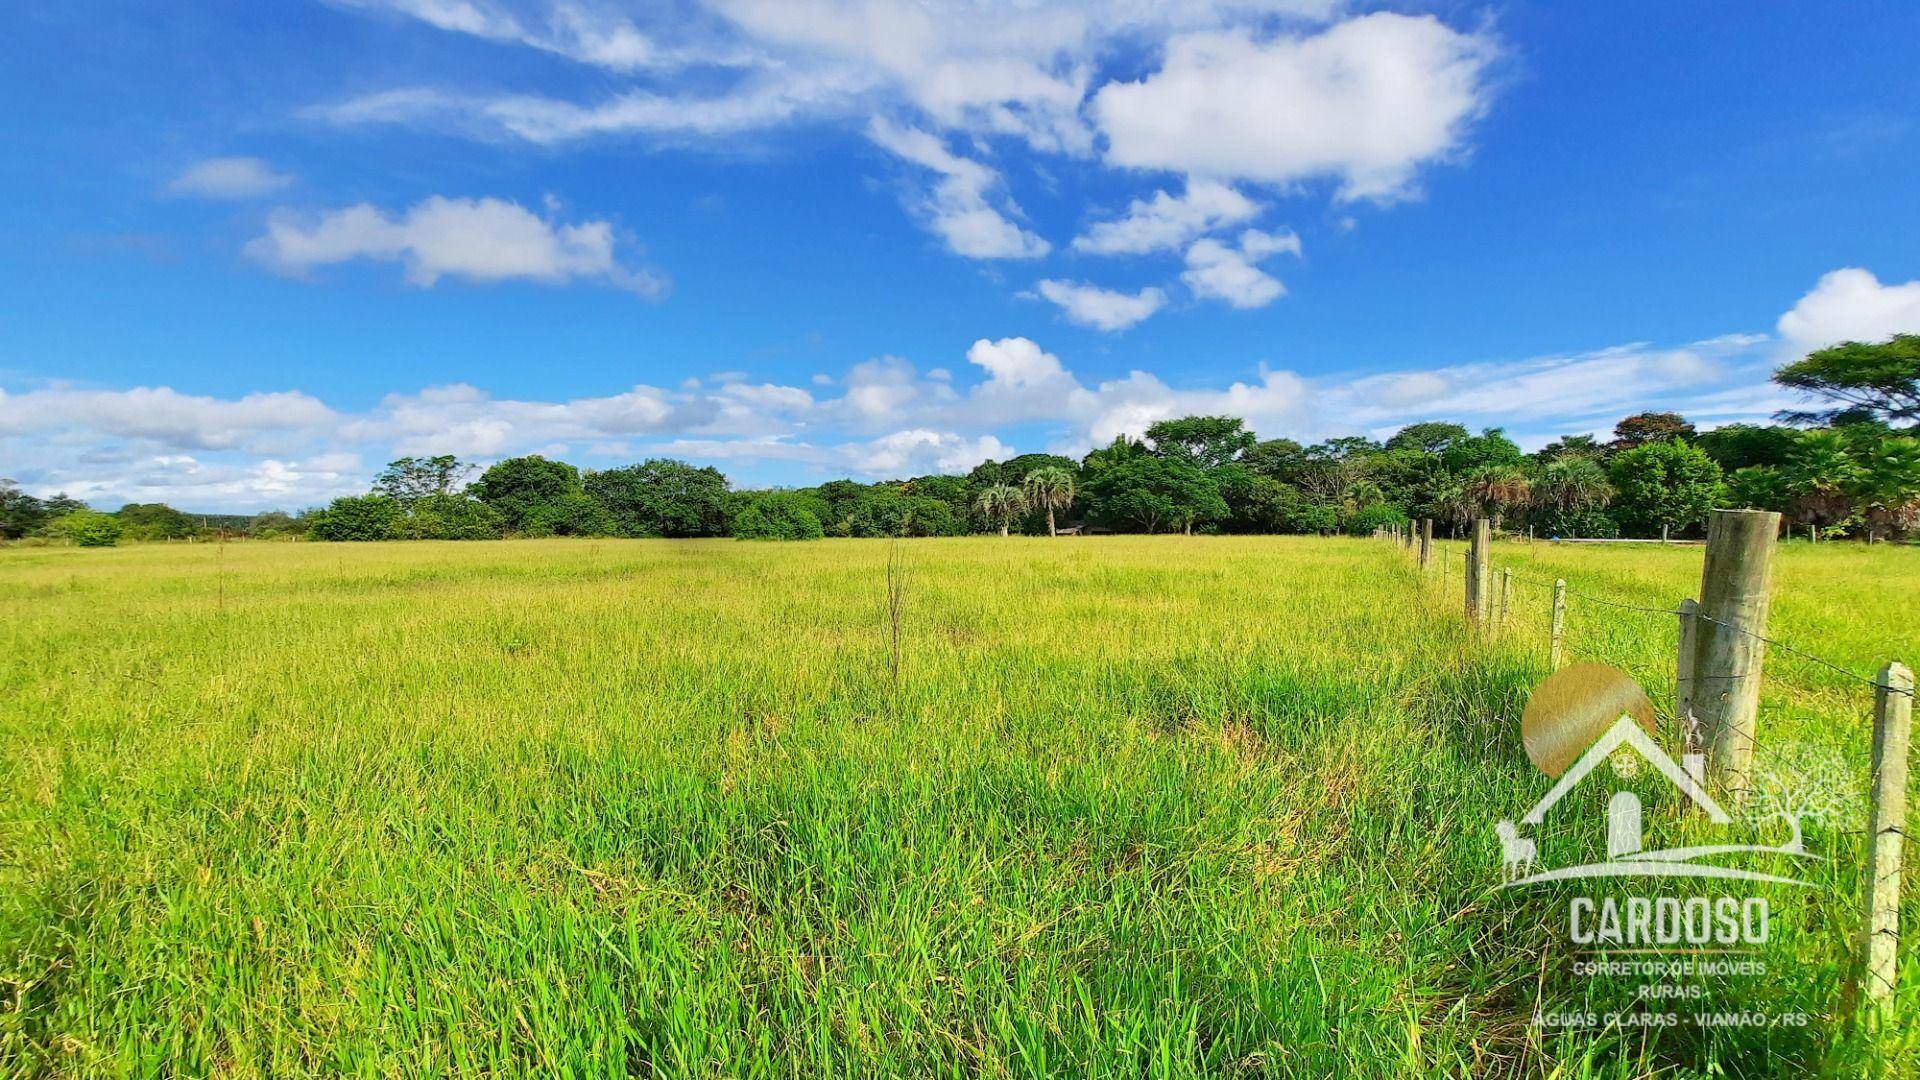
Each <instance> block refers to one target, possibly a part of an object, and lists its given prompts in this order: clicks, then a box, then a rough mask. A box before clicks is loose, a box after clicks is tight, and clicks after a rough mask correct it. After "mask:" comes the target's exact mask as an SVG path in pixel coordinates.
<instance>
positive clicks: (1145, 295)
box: [1034, 278, 1167, 331]
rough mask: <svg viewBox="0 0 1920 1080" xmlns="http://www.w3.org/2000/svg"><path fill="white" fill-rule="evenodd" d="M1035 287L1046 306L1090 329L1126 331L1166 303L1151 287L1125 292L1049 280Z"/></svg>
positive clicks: (1162, 295) (1163, 296) (1157, 290)
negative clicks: (1048, 305) (1045, 301)
mask: <svg viewBox="0 0 1920 1080" xmlns="http://www.w3.org/2000/svg"><path fill="white" fill-rule="evenodd" d="M1034 288H1036V289H1038V290H1039V291H1040V295H1041V296H1042V297H1044V298H1045V299H1046V300H1047V302H1048V303H1050V304H1053V305H1055V306H1057V307H1058V308H1059V309H1060V310H1061V311H1062V312H1063V313H1064V314H1065V315H1066V317H1067V321H1068V322H1072V323H1078V324H1079V325H1081V326H1091V327H1093V328H1094V329H1096V330H1108V331H1114V330H1125V329H1126V328H1128V327H1130V326H1134V325H1136V324H1138V323H1140V322H1142V321H1144V320H1146V319H1147V318H1148V317H1150V316H1151V315H1152V314H1153V313H1154V312H1156V311H1159V310H1160V309H1161V308H1163V307H1165V306H1166V304H1167V294H1166V293H1164V292H1162V291H1161V290H1159V289H1157V288H1154V287H1152V286H1148V287H1147V288H1144V289H1141V290H1140V291H1139V292H1137V293H1124V292H1117V291H1115V290H1113V289H1103V288H1100V287H1099V286H1097V285H1086V284H1083V283H1081V282H1077V281H1056V280H1053V279H1051V278H1049V279H1046V280H1043V281H1040V282H1038V283H1037V284H1036V285H1035V286H1034Z"/></svg>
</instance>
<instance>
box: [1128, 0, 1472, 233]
mask: <svg viewBox="0 0 1920 1080" xmlns="http://www.w3.org/2000/svg"><path fill="white" fill-rule="evenodd" d="M1495 52H1496V50H1495V47H1494V45H1493V44H1492V43H1491V42H1490V41H1489V40H1488V39H1486V38H1485V37H1482V36H1478V35H1473V34H1464V33H1461V32H1459V31H1456V30H1453V29H1451V28H1450V27H1448V26H1447V25H1446V24H1444V23H1442V22H1440V21H1439V20H1438V19H1435V18H1433V17H1432V16H1419V17H1413V16H1406V15H1399V14H1394V13H1391V12H1382V13H1378V14H1373V15H1366V16H1362V17H1360V18H1356V19H1351V20H1348V21H1346V22H1343V23H1339V24H1337V25H1335V26H1332V27H1329V28H1327V29H1326V30H1324V31H1321V32H1319V33H1316V34H1312V35H1307V36H1290V35H1286V34H1281V35H1277V36H1274V37H1271V38H1265V39H1263V38H1261V37H1260V36H1258V35H1257V34H1256V33H1255V32H1254V31H1253V30H1252V29H1250V28H1247V27H1237V28H1233V29H1226V30H1219V31H1209V32H1199V33H1193V34H1185V35H1181V36H1178V37H1175V38H1174V39H1172V40H1171V41H1169V42H1168V43H1167V48H1166V60H1165V62H1164V63H1162V64H1161V66H1160V68H1159V70H1158V71H1156V72H1154V73H1152V74H1150V75H1148V76H1146V77H1145V78H1143V79H1140V80H1139V81H1137V82H1116V83H1109V84H1107V85H1106V86H1104V87H1102V88H1101V89H1100V91H1099V92H1098V93H1097V94H1095V95H1094V97H1093V101H1092V105H1091V111H1092V114H1093V116H1094V118H1095V120H1096V122H1097V123H1098V125H1099V127H1100V131H1101V133H1102V134H1104V135H1105V136H1106V137H1107V150H1106V159H1107V160H1108V161H1109V162H1111V163H1112V164H1115V165H1120V166H1125V167H1129V168H1140V169H1163V170H1169V171H1173V172H1181V173H1188V174H1199V175H1204V176H1213V177H1219V178H1223V179H1225V178H1238V179H1243V180H1251V181H1260V182H1264V183H1269V184H1280V185H1286V184H1293V183H1297V182H1300V181H1303V180H1312V179H1317V178H1321V177H1330V178H1332V179H1334V180H1336V181H1338V184H1339V195H1340V197H1341V198H1343V199H1375V200H1381V201H1387V200H1392V199H1396V198H1401V197H1404V196H1405V195H1407V194H1408V193H1409V191H1410V190H1411V187H1412V183H1413V179H1414V175H1415V171H1416V169H1417V168H1418V167H1419V166H1420V165H1422V164H1425V163H1428V162H1432V161H1437V160H1440V159H1443V158H1445V157H1447V156H1448V155H1450V154H1452V153H1454V152H1456V151H1457V150H1458V149H1459V148H1460V146H1461V142H1462V139H1463V137H1464V135H1465V132H1466V129H1467V126H1468V124H1469V122H1470V121H1472V120H1473V119H1474V118H1475V117H1476V116H1477V115H1479V114H1480V112H1481V111H1482V110H1483V109H1484V108H1485V107H1486V102H1487V93H1488V91H1487V87H1486V69H1487V66H1488V64H1489V62H1490V61H1491V60H1492V59H1493V57H1494V55H1495Z"/></svg>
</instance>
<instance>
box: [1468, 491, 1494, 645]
mask: <svg viewBox="0 0 1920 1080" xmlns="http://www.w3.org/2000/svg"><path fill="white" fill-rule="evenodd" d="M1490 536H1491V526H1489V524H1488V522H1487V519H1486V518H1474V519H1473V539H1472V540H1471V541H1470V542H1469V544H1468V547H1467V618H1468V619H1469V620H1471V621H1472V622H1473V623H1475V624H1476V625H1478V624H1482V623H1485V622H1486V621H1487V614H1488V612H1487V604H1488V601H1490V600H1491V599H1492V597H1491V596H1490V595H1489V594H1490V593H1491V591H1492V590H1490V589H1488V588H1487V548H1488V547H1489V546H1490V545H1489V544H1488V540H1489V539H1490Z"/></svg>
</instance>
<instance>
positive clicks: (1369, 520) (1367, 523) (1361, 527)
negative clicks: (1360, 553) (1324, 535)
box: [1347, 503, 1407, 536]
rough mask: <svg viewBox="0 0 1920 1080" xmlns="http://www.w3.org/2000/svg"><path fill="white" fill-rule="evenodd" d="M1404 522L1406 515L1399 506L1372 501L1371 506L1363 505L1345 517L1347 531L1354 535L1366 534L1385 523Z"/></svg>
mask: <svg viewBox="0 0 1920 1080" xmlns="http://www.w3.org/2000/svg"><path fill="white" fill-rule="evenodd" d="M1405 524H1407V515H1406V514H1405V513H1403V512H1402V511H1401V509H1400V508H1399V507H1397V506H1388V505H1386V504H1385V503H1374V504H1373V505H1372V506H1363V507H1361V508H1359V509H1358V510H1355V511H1354V512H1353V516H1352V517H1350V518H1348V519H1347V532H1349V533H1351V534H1353V535H1354V536H1366V535H1367V534H1368V533H1371V532H1372V531H1373V530H1375V529H1378V528H1382V527H1384V526H1387V525H1405Z"/></svg>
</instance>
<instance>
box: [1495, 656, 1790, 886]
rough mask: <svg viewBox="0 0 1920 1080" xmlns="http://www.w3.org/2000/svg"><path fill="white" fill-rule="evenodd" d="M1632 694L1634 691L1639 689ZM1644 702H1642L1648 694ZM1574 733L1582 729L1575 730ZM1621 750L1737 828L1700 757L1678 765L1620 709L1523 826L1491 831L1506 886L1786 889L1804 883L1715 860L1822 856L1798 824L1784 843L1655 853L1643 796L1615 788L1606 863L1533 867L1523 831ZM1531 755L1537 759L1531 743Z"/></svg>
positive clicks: (1510, 823)
mask: <svg viewBox="0 0 1920 1080" xmlns="http://www.w3.org/2000/svg"><path fill="white" fill-rule="evenodd" d="M1591 667H1593V668H1599V667H1600V665H1591ZM1603 673H1604V674H1605V675H1606V676H1608V677H1609V678H1611V679H1613V680H1616V681H1617V680H1624V681H1625V682H1626V683H1628V684H1631V679H1629V678H1628V676H1626V675H1625V674H1624V673H1621V672H1618V671H1615V670H1613V669H1605V670H1604V672H1603ZM1592 674H1593V673H1591V672H1590V673H1588V677H1589V678H1591V677H1592ZM1548 681H1549V682H1552V681H1553V680H1552V679H1549V680H1548ZM1545 688H1546V684H1542V688H1541V689H1537V690H1536V691H1535V694H1536V696H1540V695H1541V691H1542V690H1544V689H1545ZM1633 689H1635V690H1636V691H1637V687H1635V688H1633ZM1562 692H1564V687H1563V688H1562ZM1641 700H1644V697H1642V699H1641ZM1530 707H1531V703H1530ZM1575 729H1576V730H1578V726H1577V725H1575ZM1623 748H1631V749H1632V751H1633V752H1634V753H1636V754H1638V755H1639V757H1640V759H1641V760H1643V761H1645V762H1646V763H1647V764H1649V765H1651V766H1652V767H1653V770H1654V771H1655V772H1656V773H1657V774H1659V775H1660V776H1661V777H1662V778H1664V779H1665V780H1666V781H1667V782H1668V783H1669V784H1671V785H1672V786H1673V787H1674V788H1675V789H1677V790H1678V791H1679V792H1680V793H1681V795H1683V796H1684V797H1685V798H1686V799H1687V800H1689V801H1690V802H1691V803H1692V804H1693V805H1694V806H1695V807H1697V808H1698V809H1699V810H1700V811H1701V812H1703V813H1704V814H1706V816H1707V819H1708V820H1709V821H1711V822H1712V823H1713V824H1715V825H1720V826H1732V825H1733V824H1734V818H1733V815H1731V814H1729V813H1728V812H1727V810H1726V808H1725V807H1724V806H1722V805H1721V804H1720V802H1719V801H1718V800H1717V799H1715V798H1714V797H1713V795H1712V794H1711V793H1710V792H1708V791H1707V787H1706V782H1705V776H1706V759H1705V758H1704V757H1703V756H1702V755H1700V754H1697V753H1688V754H1685V755H1683V756H1682V758H1681V761H1680V762H1675V761H1674V760H1673V758H1672V757H1670V756H1669V755H1668V754H1667V752H1666V751H1665V750H1662V749H1661V748H1660V746H1659V744H1658V743H1656V742H1655V741H1654V740H1653V737H1652V736H1651V735H1649V734H1647V732H1646V730H1645V729H1644V728H1642V727H1641V725H1640V723H1639V722H1638V721H1637V720H1636V719H1635V717H1634V715H1633V714H1632V712H1631V711H1622V712H1621V713H1619V715H1618V716H1617V717H1616V718H1615V719H1614V720H1613V722H1612V723H1611V724H1610V725H1608V726H1607V727H1606V728H1605V730H1604V731H1602V732H1601V734H1600V735H1599V737H1598V738H1596V739H1594V740H1593V741H1592V743H1591V744H1590V745H1588V746H1587V748H1586V750H1585V752H1584V753H1582V754H1581V755H1580V757H1579V758H1578V760H1576V761H1575V762H1574V763H1573V765H1572V767H1571V768H1568V769H1567V770H1566V771H1565V772H1564V773H1561V774H1560V776H1559V778H1558V779H1557V781H1556V782H1555V783H1554V785H1553V787H1552V788H1550V789H1549V790H1548V791H1547V793H1546V794H1545V795H1543V796H1541V797H1540V800H1539V801H1538V802H1536V803H1534V805H1533V808H1532V809H1530V810H1528V811H1527V812H1526V813H1525V814H1524V815H1522V816H1521V818H1520V819H1519V821H1518V822H1515V821H1514V820H1513V819H1511V818H1507V819H1503V820H1501V821H1499V822H1497V823H1496V824H1495V825H1494V832H1495V834H1496V835H1497V837H1498V838H1499V843H1500V854H1501V865H1502V868H1503V870H1504V873H1505V877H1506V880H1505V882H1504V883H1503V885H1502V887H1503V888H1516V887H1519V886H1523V885H1535V884H1542V883H1545V882H1550V881H1568V880H1575V879H1582V878H1636V877H1690V878H1718V879H1723V880H1737V881H1768V882H1775V883H1779V884H1787V885H1805V884H1807V883H1806V882H1803V881H1800V880H1798V879H1796V878H1790V877H1784V876H1781V875H1779V874H1770V873H1765V872H1762V871H1758V870H1748V869H1745V868H1742V867H1738V866H1727V865H1722V864H1720V863H1718V862H1715V861H1711V860H1715V859H1721V858H1725V857H1728V856H1739V855H1785V856H1788V857H1791V858H1796V859H1812V858H1817V856H1814V855H1812V854H1810V853H1808V852H1807V851H1806V850H1805V847H1804V845H1803V844H1802V841H1801V836H1800V830H1799V828H1798V827H1797V823H1796V827H1795V828H1794V831H1793V837H1792V839H1790V840H1789V841H1788V842H1786V843H1784V844H1778V845H1763V844H1702V845H1694V846H1689V847H1681V848H1668V849H1663V850H1651V851H1650V850H1646V849H1645V848H1644V847H1643V846H1642V828H1641V826H1642V820H1641V817H1642V815H1641V803H1640V796H1639V795H1638V794H1637V793H1636V792H1634V791H1632V790H1631V789H1627V788H1619V789H1617V790H1616V791H1615V792H1614V794H1613V796H1612V798H1611V799H1609V800H1608V803H1607V857H1606V858H1605V859H1603V860H1599V861H1595V862H1589V863H1582V864H1579V865H1576V866H1563V867H1557V868H1551V869H1544V870H1540V869H1536V867H1537V865H1538V862H1539V850H1538V845H1537V843H1536V841H1535V840H1534V839H1533V838H1532V837H1529V836H1526V835H1524V833H1523V829H1524V828H1526V827H1532V826H1538V825H1540V824H1541V823H1542V822H1544V821H1545V820H1546V815H1547V812H1548V811H1550V810H1552V809H1553V807H1554V806H1555V805H1556V804H1557V803H1559V802H1560V800H1561V799H1563V798H1565V797H1566V795H1567V794H1568V793H1569V792H1571V791H1572V790H1573V789H1574V788H1575V787H1577V786H1578V785H1579V784H1580V782H1581V781H1582V780H1584V779H1586V778H1587V776H1588V775H1589V774H1591V773H1592V772H1593V770H1594V769H1596V768H1598V767H1599V766H1600V764H1601V763H1602V762H1605V761H1608V760H1609V759H1611V758H1612V757H1613V756H1614V754H1615V753H1617V752H1618V751H1620V750H1621V749H1623ZM1529 756H1533V747H1531V746H1530V747H1529ZM1535 762H1536V764H1542V771H1547V766H1546V765H1545V764H1543V763H1542V762H1541V759H1540V758H1539V757H1535Z"/></svg>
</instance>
